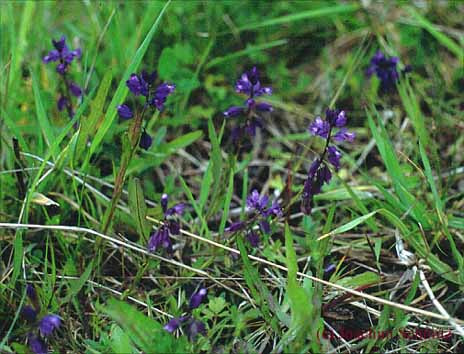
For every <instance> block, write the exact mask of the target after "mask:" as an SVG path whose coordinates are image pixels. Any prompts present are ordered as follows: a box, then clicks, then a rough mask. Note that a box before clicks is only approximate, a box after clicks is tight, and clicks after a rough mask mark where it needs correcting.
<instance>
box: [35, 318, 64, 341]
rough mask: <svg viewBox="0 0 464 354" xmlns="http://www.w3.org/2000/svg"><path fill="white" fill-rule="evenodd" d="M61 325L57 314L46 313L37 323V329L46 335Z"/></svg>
mask: <svg viewBox="0 0 464 354" xmlns="http://www.w3.org/2000/svg"><path fill="white" fill-rule="evenodd" d="M60 325H61V319H60V317H59V316H57V315H53V314H50V315H47V316H45V317H44V318H42V320H41V321H40V323H39V330H40V333H41V334H42V335H43V336H45V337H48V336H49V335H50V334H52V333H53V331H54V330H56V329H58V328H59V327H60Z"/></svg>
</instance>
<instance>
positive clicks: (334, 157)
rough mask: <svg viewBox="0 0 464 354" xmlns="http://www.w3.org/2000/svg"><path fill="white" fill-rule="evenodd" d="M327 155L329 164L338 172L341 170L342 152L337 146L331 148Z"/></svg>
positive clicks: (328, 149)
mask: <svg viewBox="0 0 464 354" xmlns="http://www.w3.org/2000/svg"><path fill="white" fill-rule="evenodd" d="M327 153H328V156H327V158H328V160H329V162H330V163H331V164H332V165H333V166H334V167H335V169H336V170H338V169H339V168H340V158H341V157H342V154H341V152H340V151H338V149H337V148H336V147H335V146H329V147H328V148H327Z"/></svg>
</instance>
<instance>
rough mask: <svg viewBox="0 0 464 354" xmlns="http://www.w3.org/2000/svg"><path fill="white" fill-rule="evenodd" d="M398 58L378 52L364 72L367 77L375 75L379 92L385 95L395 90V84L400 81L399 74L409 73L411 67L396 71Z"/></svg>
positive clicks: (407, 66)
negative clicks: (378, 82) (377, 79)
mask: <svg viewBox="0 0 464 354" xmlns="http://www.w3.org/2000/svg"><path fill="white" fill-rule="evenodd" d="M398 63H399V58H398V57H388V56H386V55H385V54H384V53H382V52H381V51H380V50H378V51H377V52H376V53H375V54H374V56H373V57H372V59H371V61H370V65H369V67H368V68H367V70H366V75H367V77H371V76H372V75H374V74H375V75H376V76H377V77H378V78H379V80H380V92H382V93H387V92H391V91H393V90H395V88H396V83H397V82H398V81H399V80H400V73H401V74H406V73H408V72H410V71H411V69H412V68H411V66H410V65H406V66H405V67H404V68H403V70H401V71H400V72H399V71H398Z"/></svg>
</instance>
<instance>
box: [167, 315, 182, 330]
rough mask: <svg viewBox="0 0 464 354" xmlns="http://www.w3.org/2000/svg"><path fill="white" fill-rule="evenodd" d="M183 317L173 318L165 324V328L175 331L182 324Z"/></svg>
mask: <svg viewBox="0 0 464 354" xmlns="http://www.w3.org/2000/svg"><path fill="white" fill-rule="evenodd" d="M181 323H182V321H181V318H177V317H174V318H171V319H170V320H169V322H168V323H166V325H165V326H164V329H165V330H166V331H168V332H169V333H173V332H174V331H175V330H176V329H177V328H179V326H180V325H181Z"/></svg>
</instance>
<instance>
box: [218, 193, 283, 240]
mask: <svg viewBox="0 0 464 354" xmlns="http://www.w3.org/2000/svg"><path fill="white" fill-rule="evenodd" d="M269 204H270V205H269ZM246 205H247V208H248V209H249V210H250V211H252V212H253V213H254V214H252V215H250V216H251V217H250V218H249V219H248V220H247V221H238V222H234V223H232V224H231V225H230V226H229V227H228V228H226V231H228V232H237V231H246V238H247V240H248V242H250V244H251V246H252V247H258V246H259V241H260V237H259V233H258V232H257V231H256V230H255V227H254V226H255V225H259V228H258V230H259V231H260V232H261V233H264V234H269V233H270V232H271V226H270V223H269V220H270V218H271V217H281V216H282V215H283V212H282V208H281V207H280V205H279V203H278V202H277V201H276V200H274V201H272V203H269V197H268V196H267V195H264V196H262V197H261V196H260V194H259V192H258V191H257V190H256V189H254V190H253V191H252V192H251V194H250V195H249V196H248V198H247V201H246Z"/></svg>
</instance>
